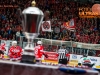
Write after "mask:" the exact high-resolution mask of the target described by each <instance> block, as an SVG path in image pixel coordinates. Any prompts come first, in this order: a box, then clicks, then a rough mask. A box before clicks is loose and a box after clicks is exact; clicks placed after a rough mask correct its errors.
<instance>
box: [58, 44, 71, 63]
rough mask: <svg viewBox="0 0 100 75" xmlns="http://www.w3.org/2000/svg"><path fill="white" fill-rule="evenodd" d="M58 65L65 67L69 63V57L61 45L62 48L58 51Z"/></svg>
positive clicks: (64, 47)
mask: <svg viewBox="0 0 100 75" xmlns="http://www.w3.org/2000/svg"><path fill="white" fill-rule="evenodd" d="M57 56H58V64H59V65H60V64H63V65H67V64H68V61H69V57H70V55H69V54H68V50H66V46H65V45H64V44H63V45H62V47H61V48H60V49H59V50H58V54H57Z"/></svg>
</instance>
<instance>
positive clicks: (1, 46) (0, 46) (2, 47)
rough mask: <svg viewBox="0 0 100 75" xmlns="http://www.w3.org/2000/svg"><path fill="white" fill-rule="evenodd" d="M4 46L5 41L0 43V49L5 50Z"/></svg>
mask: <svg viewBox="0 0 100 75" xmlns="http://www.w3.org/2000/svg"><path fill="white" fill-rule="evenodd" d="M5 46H6V44H5V43H2V44H1V45H0V50H2V51H5V50H6V49H5Z"/></svg>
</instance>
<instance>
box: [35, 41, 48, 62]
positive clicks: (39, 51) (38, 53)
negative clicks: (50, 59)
mask: <svg viewBox="0 0 100 75" xmlns="http://www.w3.org/2000/svg"><path fill="white" fill-rule="evenodd" d="M43 50H44V47H43V46H42V42H41V41H38V42H37V46H35V48H34V54H35V57H36V62H38V63H40V62H41V60H42V55H44V56H45V57H47V55H46V54H45V52H44V51H43Z"/></svg>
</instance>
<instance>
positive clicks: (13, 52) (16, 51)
mask: <svg viewBox="0 0 100 75" xmlns="http://www.w3.org/2000/svg"><path fill="white" fill-rule="evenodd" d="M8 55H9V57H10V58H20V57H21V55H22V48H21V47H20V46H16V47H15V46H11V47H10V49H9V53H8Z"/></svg>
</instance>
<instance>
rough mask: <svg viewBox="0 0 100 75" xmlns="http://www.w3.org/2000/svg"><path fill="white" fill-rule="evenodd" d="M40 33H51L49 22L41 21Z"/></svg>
mask: <svg viewBox="0 0 100 75" xmlns="http://www.w3.org/2000/svg"><path fill="white" fill-rule="evenodd" d="M42 31H48V32H51V31H52V30H51V23H50V21H43V22H42Z"/></svg>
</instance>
